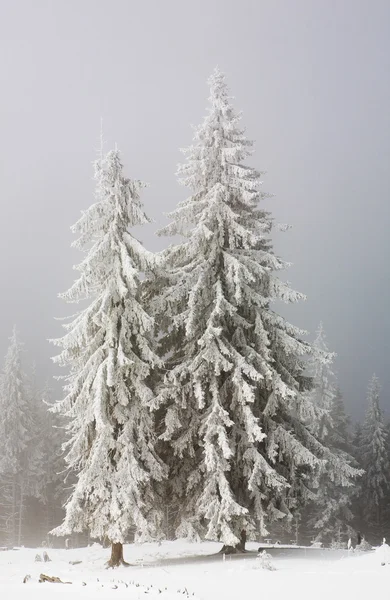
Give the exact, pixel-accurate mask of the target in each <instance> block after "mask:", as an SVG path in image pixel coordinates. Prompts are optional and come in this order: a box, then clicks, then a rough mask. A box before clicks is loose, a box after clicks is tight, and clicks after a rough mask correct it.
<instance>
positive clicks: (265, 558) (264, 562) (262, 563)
mask: <svg viewBox="0 0 390 600" xmlns="http://www.w3.org/2000/svg"><path fill="white" fill-rule="evenodd" d="M271 559H272V556H271V555H270V554H268V552H266V550H263V552H260V554H258V556H257V564H258V567H259V568H260V569H265V570H266V571H276V568H275V567H274V565H273V564H272V562H271Z"/></svg>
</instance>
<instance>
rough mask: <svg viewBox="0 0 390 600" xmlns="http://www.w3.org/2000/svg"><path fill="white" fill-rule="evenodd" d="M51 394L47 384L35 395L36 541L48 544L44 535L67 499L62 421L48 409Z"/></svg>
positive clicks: (57, 516)
mask: <svg viewBox="0 0 390 600" xmlns="http://www.w3.org/2000/svg"><path fill="white" fill-rule="evenodd" d="M52 395H53V392H52V390H51V388H50V385H49V383H48V382H46V384H45V386H44V387H43V389H42V390H41V391H40V393H39V399H40V406H39V411H38V415H39V422H40V427H41V431H44V432H45V435H44V436H42V455H43V463H42V466H43V469H42V471H43V477H42V480H41V488H40V500H41V502H42V509H43V510H42V511H41V521H40V535H41V537H40V540H45V541H46V542H48V537H47V536H48V533H49V532H50V530H51V529H53V527H54V526H55V525H56V523H58V521H59V520H62V518H63V509H62V506H63V504H64V502H65V501H66V499H67V492H66V488H67V487H69V482H67V481H64V479H65V475H64V473H65V461H64V456H63V452H62V445H63V443H64V441H65V435H64V430H65V422H64V419H63V418H62V417H61V415H59V414H58V413H54V414H53V412H51V411H50V410H49V409H50V407H51V406H52V404H53V400H52Z"/></svg>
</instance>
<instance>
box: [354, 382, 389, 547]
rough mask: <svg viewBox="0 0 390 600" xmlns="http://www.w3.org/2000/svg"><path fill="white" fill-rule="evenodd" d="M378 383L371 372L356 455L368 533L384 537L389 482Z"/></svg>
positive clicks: (385, 438)
mask: <svg viewBox="0 0 390 600" xmlns="http://www.w3.org/2000/svg"><path fill="white" fill-rule="evenodd" d="M379 392H380V385H379V380H378V377H377V376H376V375H375V374H374V375H373V376H372V378H371V380H370V383H369V386H368V392H367V401H368V408H367V412H366V417H365V420H364V423H363V427H362V433H361V447H360V451H359V454H360V456H361V463H362V466H363V468H364V470H365V475H364V480H363V486H362V492H363V493H362V501H363V515H364V519H365V522H366V523H367V525H368V529H369V532H370V533H372V534H373V535H376V536H377V539H380V538H381V537H383V527H384V525H385V524H384V516H385V509H386V500H387V498H388V493H389V484H390V462H389V456H388V446H387V432H386V427H385V424H384V419H383V415H382V411H381V408H380V403H379Z"/></svg>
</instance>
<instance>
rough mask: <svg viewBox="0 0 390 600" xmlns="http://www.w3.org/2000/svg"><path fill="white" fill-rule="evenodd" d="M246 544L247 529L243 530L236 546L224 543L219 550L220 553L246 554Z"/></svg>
mask: <svg viewBox="0 0 390 600" xmlns="http://www.w3.org/2000/svg"><path fill="white" fill-rule="evenodd" d="M245 544H246V531H241V536H240V541H239V543H238V544H236V545H235V546H226V545H224V546H223V547H222V548H221V550H220V551H219V552H220V554H244V553H245V552H246V550H245Z"/></svg>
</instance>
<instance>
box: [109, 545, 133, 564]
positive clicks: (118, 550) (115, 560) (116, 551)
mask: <svg viewBox="0 0 390 600" xmlns="http://www.w3.org/2000/svg"><path fill="white" fill-rule="evenodd" d="M119 565H125V566H129V563H127V562H125V561H124V559H123V544H121V543H120V542H115V543H114V542H112V544H111V558H110V560H109V561H108V563H107V566H108V567H119Z"/></svg>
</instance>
